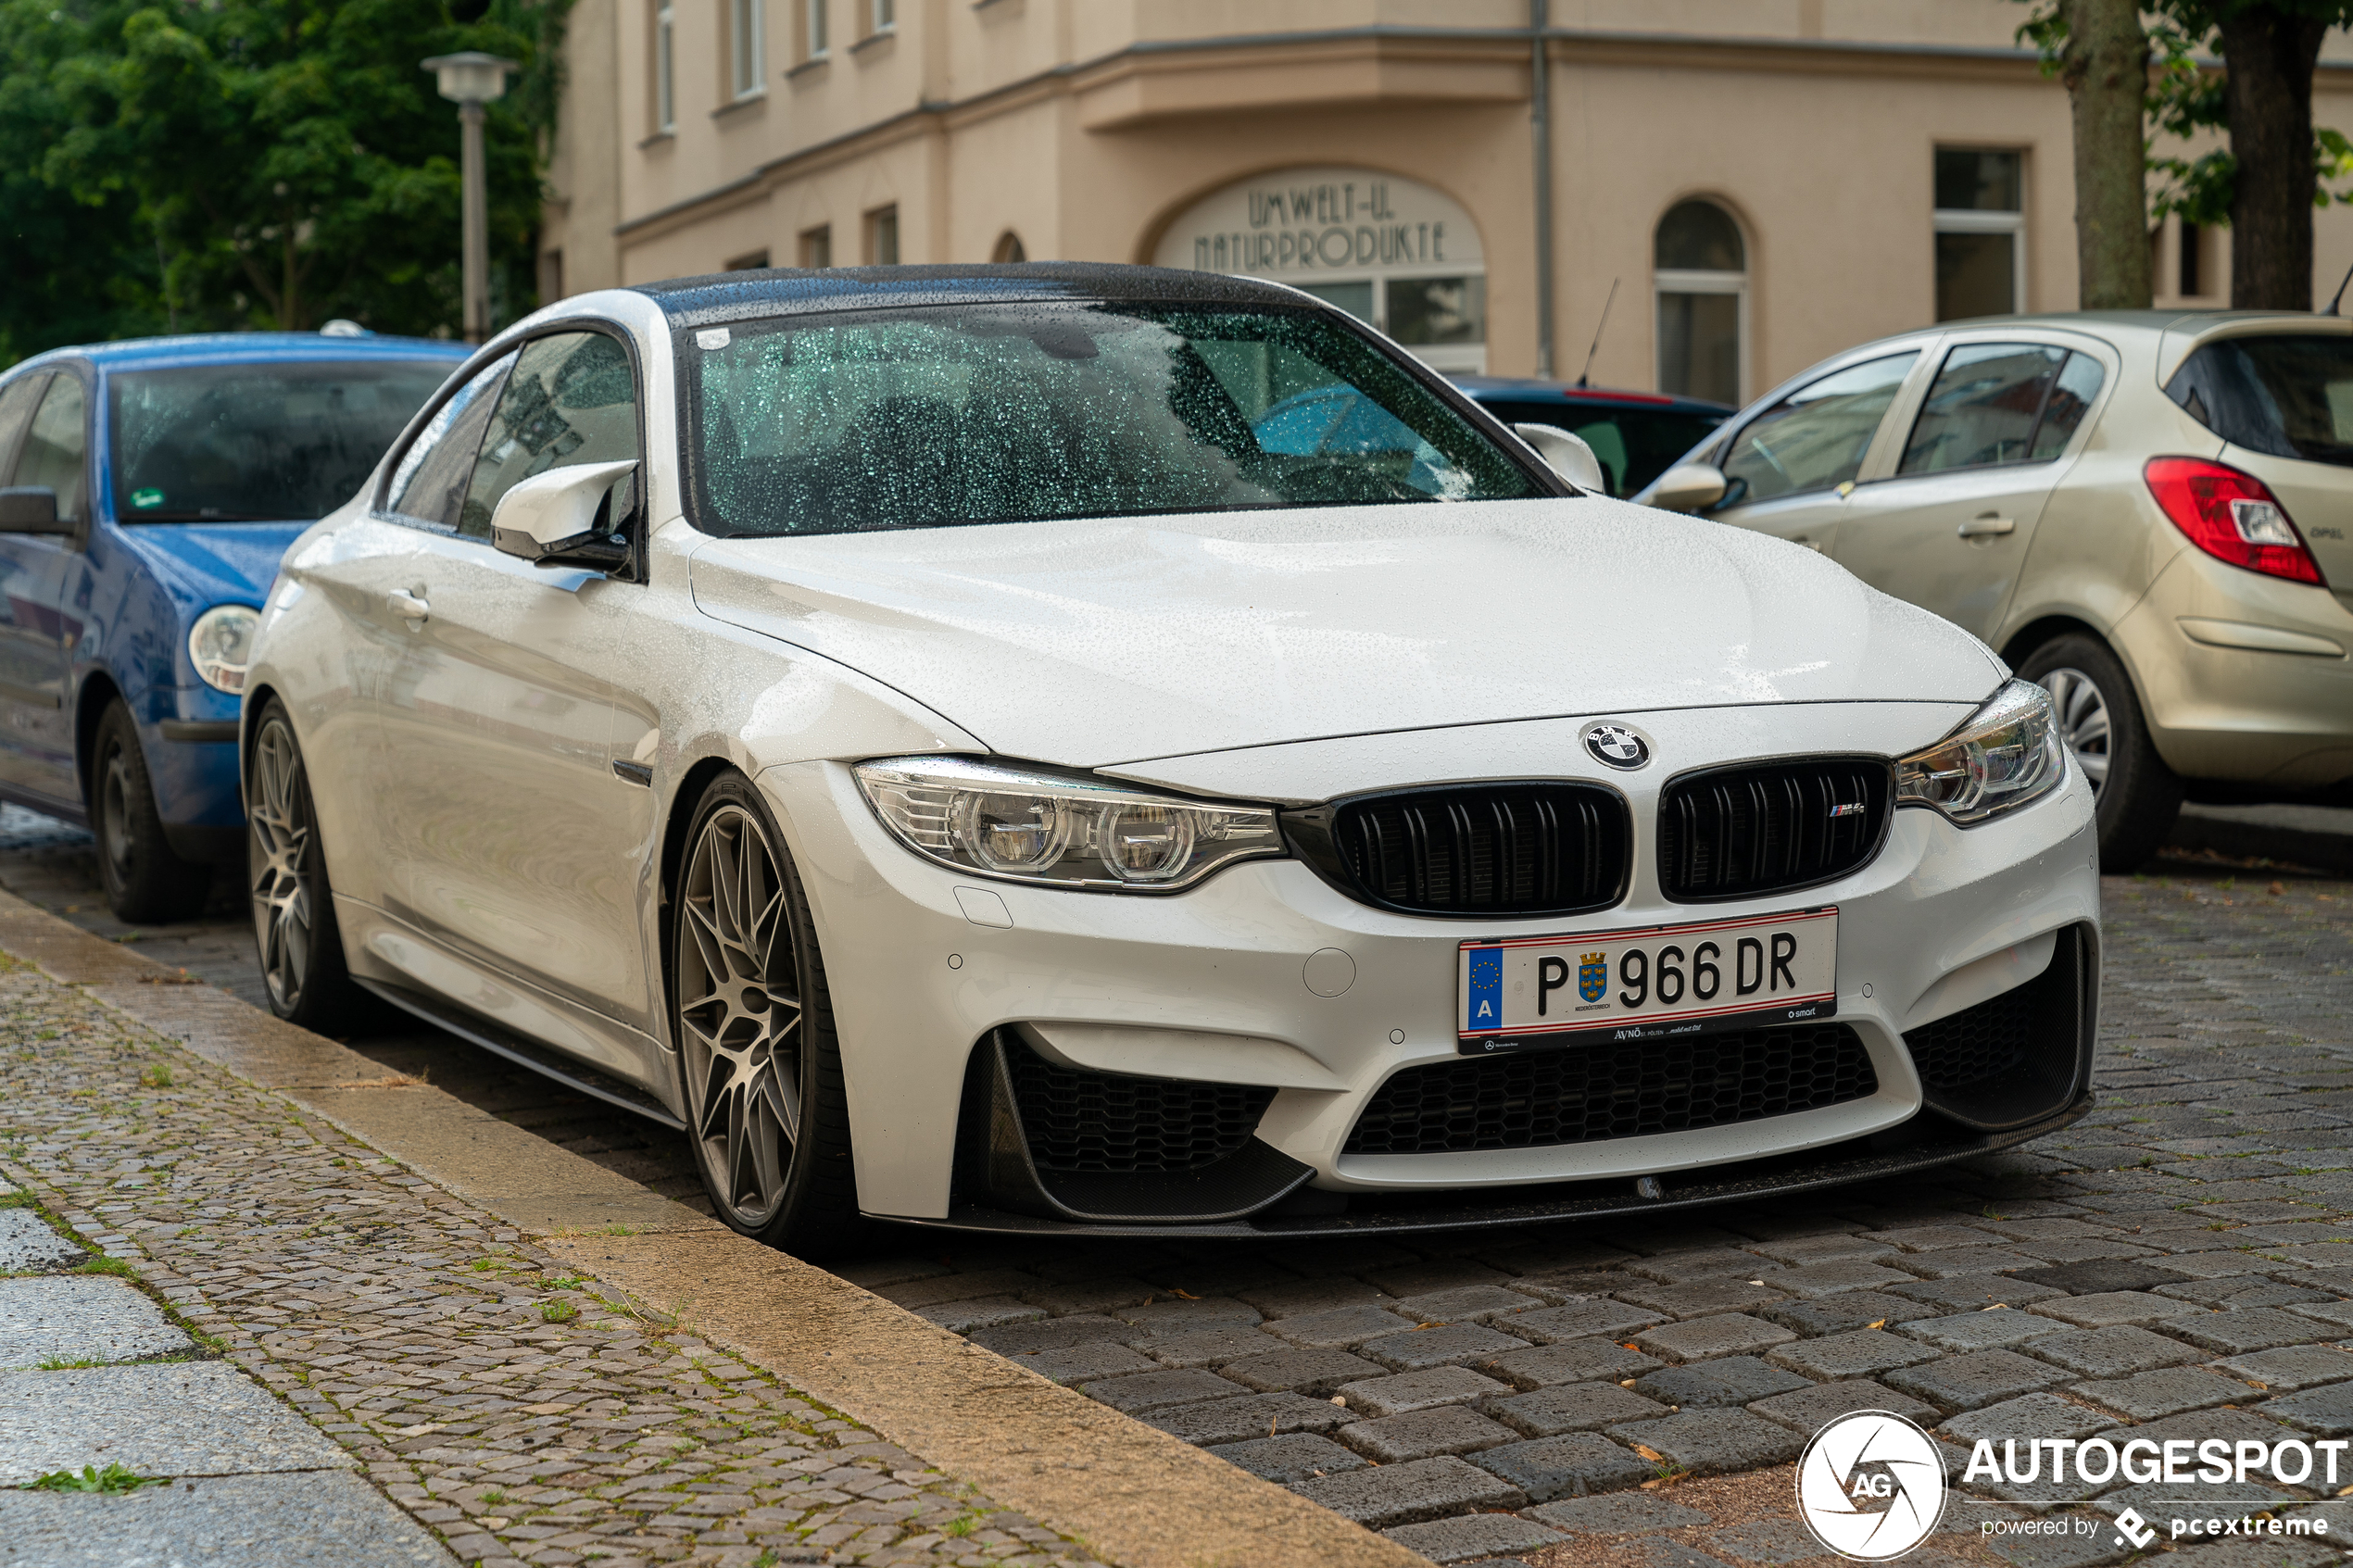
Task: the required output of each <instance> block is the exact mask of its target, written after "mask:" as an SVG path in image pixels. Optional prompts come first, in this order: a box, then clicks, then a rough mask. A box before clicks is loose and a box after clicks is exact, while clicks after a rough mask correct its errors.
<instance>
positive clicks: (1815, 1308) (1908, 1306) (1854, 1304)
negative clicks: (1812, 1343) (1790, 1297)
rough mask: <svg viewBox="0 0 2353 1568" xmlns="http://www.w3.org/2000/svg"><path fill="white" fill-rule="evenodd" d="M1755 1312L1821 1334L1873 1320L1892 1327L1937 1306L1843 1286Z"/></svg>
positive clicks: (1932, 1311)
mask: <svg viewBox="0 0 2353 1568" xmlns="http://www.w3.org/2000/svg"><path fill="white" fill-rule="evenodd" d="M1756 1315H1757V1316H1758V1317H1761V1318H1764V1319H1765V1320H1767V1321H1768V1322H1769V1323H1780V1325H1781V1326H1782V1327H1783V1328H1788V1329H1794V1330H1796V1331H1797V1332H1798V1333H1799V1334H1801V1335H1805V1336H1808V1337H1811V1336H1817V1335H1823V1334H1843V1333H1845V1332H1846V1331H1847V1330H1849V1329H1854V1328H1869V1327H1870V1326H1872V1325H1873V1324H1875V1323H1876V1324H1883V1325H1886V1326H1890V1327H1893V1326H1894V1325H1895V1324H1897V1323H1910V1322H1913V1321H1914V1320H1916V1319H1919V1318H1932V1317H1935V1316H1937V1315H1938V1310H1937V1309H1936V1308H1934V1307H1931V1306H1925V1305H1923V1304H1922V1303H1920V1302H1918V1301H1913V1300H1908V1299H1906V1298H1904V1297H1901V1296H1890V1295H1888V1294H1887V1293H1886V1292H1884V1291H1880V1290H1844V1291H1841V1292H1840V1293H1839V1294H1837V1295H1835V1296H1824V1297H1821V1298H1818V1299H1816V1300H1812V1301H1780V1302H1776V1303H1775V1304H1773V1305H1772V1306H1770V1307H1766V1308H1764V1309H1762V1310H1760V1311H1758V1312H1757V1314H1756Z"/></svg>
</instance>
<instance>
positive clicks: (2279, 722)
mask: <svg viewBox="0 0 2353 1568" xmlns="http://www.w3.org/2000/svg"><path fill="white" fill-rule="evenodd" d="M1635 499H1636V500H1638V501H1642V502H1644V503H1647V504H1649V505H1653V506H1657V507H1664V508H1668V509H1670V510H1675V511H1688V512H1698V513H1702V514H1704V515H1705V516H1708V517H1711V518H1715V519H1718V520H1720V521H1724V522H1729V523H1733V524H1736V525H1738V526H1740V527H1742V528H1750V529H1755V530H1758V531H1760V532H1763V533H1774V534H1778V535H1780V537H1782V538H1784V539H1788V540H1790V541H1791V542H1793V543H1795V544H1801V545H1805V546H1809V547H1811V548H1813V549H1816V550H1819V551H1821V552H1822V553H1824V554H1826V555H1829V556H1831V558H1834V559H1836V560H1837V561H1838V562H1839V564H1841V565H1842V566H1844V567H1845V568H1847V569H1848V570H1849V571H1853V572H1854V573H1855V574H1856V576H1857V577H1860V578H1862V579H1863V580H1864V581H1865V582H1867V583H1870V584H1871V585H1872V586H1873V587H1876V588H1880V589H1882V590H1884V591H1885V592H1887V593H1890V594H1893V595H1894V596H1897V597H1899V598H1903V599H1908V600H1909V601H1911V602H1912V603H1913V604H1916V605H1919V606H1921V607H1922V608H1926V609H1930V610H1933V611H1934V612H1935V613H1936V614H1938V615H1941V616H1943V617H1944V618H1945V619H1946V620H1948V621H1953V622H1955V623H1956V624H1957V625H1959V626H1961V627H1962V628H1964V629H1965V630H1967V631H1969V632H1972V633H1976V634H1977V635H1978V636H1980V637H1982V638H1983V639H1984V640H1985V641H1986V642H1987V643H1988V644H1990V645H1991V646H1993V647H1994V648H1995V649H1996V650H1998V651H1999V652H2000V653H2001V655H2002V656H2003V658H2005V659H2007V660H2008V661H2009V662H2010V664H2011V665H2013V666H2014V667H2015V668H2016V669H2017V670H2018V671H2019V673H2020V674H2021V675H2023V676H2025V677H2026V678H2028V679H2030V680H2033V681H2037V682H2040V683H2041V684H2043V685H2045V687H2047V688H2048V689H2049V690H2050V691H2051V693H2052V695H2053V696H2055V697H2056V698H2057V701H2058V705H2059V709H2060V714H2061V719H2062V722H2063V723H2064V725H2065V728H2066V733H2067V735H2068V738H2069V741H2070V745H2071V746H2072V748H2073V750H2074V753H2075V756H2076V758H2077V759H2078V760H2079V761H2080V762H2081V763H2082V768H2083V771H2084V772H2085V774H2086V775H2088V776H2089V777H2090V779H2091V780H2092V782H2093V784H2095V787H2096V788H2097V789H2098V791H2099V824H2100V848H2101V859H2102V862H2103V864H2105V865H2106V866H2107V867H2108V869H2110V870H2120V869H2129V868H2131V867H2133V866H2135V865H2137V864H2139V863H2140V862H2141V861H2142V860H2144V859H2146V858H2147V857H2148V856H2149V855H2150V854H2151V853H2152V852H2154V851H2155V849H2156V848H2157V847H2158V845H2160V844H2162V843H2163V842H2164V840H2165V837H2166V834H2167V833H2168V832H2169V831H2170V830H2171V826H2172V823H2173V819H2174V816H2175V814H2176V812H2177V811H2178V810H2179V809H2180V806H2181V802H2182V799H2183V796H2184V794H2185V793H2187V794H2189V795H2191V796H2194V797H2197V798H2200V799H2209V800H2237V801H2246V800H2315V799H2321V800H2334V801H2342V800H2345V799H2346V798H2347V797H2348V796H2353V660H2348V659H2347V650H2348V649H2353V542H2348V540H2347V527H2348V525H2349V524H2353V321H2346V320H2338V319H2336V318H2334V317H2319V316H2305V315H2287V314H2274V313H2255V312H2226V311H2196V312H2169V311H2118V312H2096V313H2095V312H2086V313H2082V314H2077V315H2056V316H2019V317H2004V318H2001V319H1999V320H1981V321H1959V322H1948V323H1945V324H1944V325H1943V326H1940V327H1937V328H1934V329H1931V330H1929V331H1925V332H1909V333H1906V334H1904V335H1903V336H1900V337H1892V338H1885V339H1881V341H1879V342H1877V343H1873V344H1869V345H1864V346H1862V347H1859V348H1856V349H1854V350H1851V351H1850V352H1848V353H1845V354H1842V355H1840V356H1838V357H1837V358H1833V359H1830V360H1826V361H1824V362H1823V363H1822V364H1819V365H1817V366H1816V367H1814V368H1813V369H1812V370H1807V371H1806V373H1805V374H1803V375H1800V376H1798V377H1795V378H1794V379H1793V380H1792V381H1790V382H1788V383H1785V384H1784V385H1782V386H1780V387H1779V388H1776V389H1775V390H1774V391H1773V392H1771V393H1769V394H1768V395H1766V396H1764V397H1762V398H1760V399H1758V400H1757V401H1756V402H1755V403H1754V404H1752V405H1750V406H1749V407H1748V408H1745V409H1743V410H1742V412H1741V413H1740V414H1739V415H1738V416H1736V417H1735V418H1733V419H1731V420H1726V421H1725V423H1724V426H1723V428H1722V429H1721V430H1720V431H1718V432H1717V433H1715V434H1714V435H1712V436H1711V437H1710V438H1709V439H1708V440H1707V441H1706V442H1705V443H1703V444H1702V445H1700V446H1699V447H1698V448H1696V449H1695V450H1693V451H1692V453H1691V454H1690V455H1689V456H1687V457H1686V458H1683V460H1682V461H1681V462H1680V463H1678V464H1677V465H1676V466H1675V467H1673V468H1671V469H1669V470H1667V472H1665V473H1663V474H1661V475H1660V476H1659V477H1658V479H1657V480H1656V481H1655V482H1654V483H1652V484H1651V485H1650V487H1649V488H1648V489H1646V490H1644V491H1643V492H1642V493H1641V494H1640V495H1637V496H1636V497H1635Z"/></svg>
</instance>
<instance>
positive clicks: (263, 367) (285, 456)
mask: <svg viewBox="0 0 2353 1568" xmlns="http://www.w3.org/2000/svg"><path fill="white" fill-rule="evenodd" d="M448 373H449V365H448V363H447V362H446V361H441V360H433V359H362V360H356V361H351V362H347V363H340V364H337V363H326V364H307V363H299V362H293V363H289V362H284V361H280V362H275V363H246V364H242V365H184V366H174V367H172V368H171V369H169V370H125V371H120V372H117V373H116V374H114V375H112V376H110V377H108V378H107V385H108V388H109V392H108V404H107V408H108V417H109V421H110V423H109V432H110V435H111V439H112V446H113V465H112V466H113V470H114V475H113V481H114V515H115V516H116V517H117V518H118V519H120V521H124V522H286V521H307V520H308V519H312V518H318V517H323V516H325V515H326V514H327V513H329V512H331V511H333V510H334V509H335V508H337V507H340V506H342V505H343V504H344V503H345V502H346V501H348V500H349V499H351V497H352V496H353V495H355V494H356V493H358V491H359V486H360V485H361V484H362V483H365V482H366V480H367V478H368V474H369V472H370V471H371V470H373V469H374V468H375V466H376V459H377V458H381V457H383V456H384V448H385V447H387V446H389V445H392V441H393V438H394V437H395V436H396V435H398V434H399V433H400V431H401V427H402V426H404V425H406V424H407V423H408V422H409V416H410V415H412V414H414V413H415V412H416V411H417V410H418V409H419V408H422V407H423V406H424V401H425V399H426V398H428V397H430V396H432V395H433V394H434V389H435V388H436V387H438V386H440V384H441V383H442V382H443V381H444V380H445V379H447V376H448Z"/></svg>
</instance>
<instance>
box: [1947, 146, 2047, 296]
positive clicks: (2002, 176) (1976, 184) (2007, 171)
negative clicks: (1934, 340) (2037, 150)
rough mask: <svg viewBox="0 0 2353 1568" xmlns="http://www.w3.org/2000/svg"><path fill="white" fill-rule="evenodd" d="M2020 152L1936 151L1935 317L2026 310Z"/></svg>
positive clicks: (1957, 148) (2024, 207)
mask: <svg viewBox="0 0 2353 1568" xmlns="http://www.w3.org/2000/svg"><path fill="white" fill-rule="evenodd" d="M2025 162H2026V158H2025V155H2023V154H2021V153H2015V152H1998V151H1994V152H1989V151H1985V150H1982V149H1980V148H1976V147H1939V148H1937V149H1936V176H1935V179H1936V319H1937V320H1940V321H1954V320H1961V319H1963V318H1965V317H1970V316H2011V315H2015V314H2017V313H2018V312H2019V311H2020V310H2023V309H2025V308H2026V200H2025V197H2026V181H2025V167H2024V166H2025Z"/></svg>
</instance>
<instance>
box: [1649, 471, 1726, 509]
mask: <svg viewBox="0 0 2353 1568" xmlns="http://www.w3.org/2000/svg"><path fill="white" fill-rule="evenodd" d="M1728 489H1730V481H1729V480H1727V479H1726V478H1725V477H1724V470H1722V469H1719V468H1718V467H1716V465H1714V464H1713V463H1677V464H1676V465H1675V466H1674V467H1673V468H1671V469H1668V470H1667V471H1666V472H1665V473H1663V474H1660V475H1659V476H1658V477H1657V478H1656V479H1654V480H1652V481H1651V483H1650V488H1649V489H1648V490H1646V491H1644V492H1643V496H1644V497H1645V498H1646V499H1647V501H1648V504H1649V505H1651V506H1654V507H1660V508H1665V509H1666V510H1667V511H1670V512H1697V511H1705V510H1706V509H1707V508H1710V507H1712V506H1714V505H1715V504H1716V503H1717V502H1718V501H1720V500H1722V499H1723V498H1724V492H1725V491H1726V490H1728Z"/></svg>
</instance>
